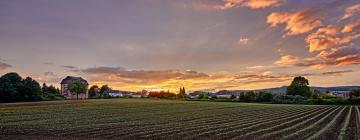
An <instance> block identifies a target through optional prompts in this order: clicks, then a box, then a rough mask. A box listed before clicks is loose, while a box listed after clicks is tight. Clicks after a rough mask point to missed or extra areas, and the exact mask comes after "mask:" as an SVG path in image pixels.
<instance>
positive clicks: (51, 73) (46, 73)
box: [44, 71, 56, 76]
mask: <svg viewBox="0 0 360 140" xmlns="http://www.w3.org/2000/svg"><path fill="white" fill-rule="evenodd" d="M44 75H45V76H56V74H55V73H53V72H50V71H48V72H44Z"/></svg>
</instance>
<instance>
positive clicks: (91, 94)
mask: <svg viewBox="0 0 360 140" xmlns="http://www.w3.org/2000/svg"><path fill="white" fill-rule="evenodd" d="M98 88H99V87H98V86H97V85H93V86H91V87H90V88H89V97H95V96H97V94H98V93H97V92H98Z"/></svg>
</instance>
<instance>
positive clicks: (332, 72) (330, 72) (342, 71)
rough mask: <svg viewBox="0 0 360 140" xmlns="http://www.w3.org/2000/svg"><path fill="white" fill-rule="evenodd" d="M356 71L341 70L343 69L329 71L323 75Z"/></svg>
mask: <svg viewBox="0 0 360 140" xmlns="http://www.w3.org/2000/svg"><path fill="white" fill-rule="evenodd" d="M350 72H354V71H353V70H341V71H328V72H323V73H321V74H322V75H341V74H343V73H350Z"/></svg>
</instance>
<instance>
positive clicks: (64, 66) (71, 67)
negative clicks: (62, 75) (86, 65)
mask: <svg viewBox="0 0 360 140" xmlns="http://www.w3.org/2000/svg"><path fill="white" fill-rule="evenodd" d="M61 67H63V68H67V69H77V68H78V67H76V66H70V65H63V66H61Z"/></svg>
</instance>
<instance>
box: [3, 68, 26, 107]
mask: <svg viewBox="0 0 360 140" xmlns="http://www.w3.org/2000/svg"><path fill="white" fill-rule="evenodd" d="M21 85H22V78H21V77H20V76H19V75H18V74H17V73H14V72H11V73H7V74H5V75H3V76H1V77H0V101H1V102H9V101H16V100H18V99H19V98H20V93H19V87H20V86H21Z"/></svg>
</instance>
